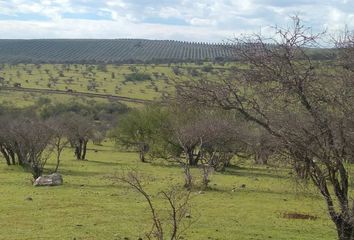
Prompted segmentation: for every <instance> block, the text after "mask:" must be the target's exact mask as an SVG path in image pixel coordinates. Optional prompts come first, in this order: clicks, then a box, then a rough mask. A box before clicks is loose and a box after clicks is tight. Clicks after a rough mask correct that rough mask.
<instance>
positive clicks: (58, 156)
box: [54, 149, 61, 172]
mask: <svg viewBox="0 0 354 240" xmlns="http://www.w3.org/2000/svg"><path fill="white" fill-rule="evenodd" d="M57 151H58V152H57V164H56V166H55V169H54V172H57V171H58V168H59V164H60V153H61V152H60V150H59V149H58V150H57Z"/></svg>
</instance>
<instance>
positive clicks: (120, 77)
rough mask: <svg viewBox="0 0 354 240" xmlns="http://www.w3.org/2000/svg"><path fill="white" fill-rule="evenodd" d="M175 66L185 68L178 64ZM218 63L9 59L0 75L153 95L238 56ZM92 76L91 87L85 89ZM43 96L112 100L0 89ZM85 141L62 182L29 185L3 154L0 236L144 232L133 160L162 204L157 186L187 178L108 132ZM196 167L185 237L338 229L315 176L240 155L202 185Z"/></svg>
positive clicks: (29, 82) (13, 99)
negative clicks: (126, 179) (130, 177)
mask: <svg viewBox="0 0 354 240" xmlns="http://www.w3.org/2000/svg"><path fill="white" fill-rule="evenodd" d="M173 66H177V67H180V68H181V69H180V72H179V73H178V74H175V73H174V71H173ZM205 66H206V65H205ZM215 66H216V67H215ZM215 66H214V69H213V70H212V71H209V70H208V69H205V68H204V69H203V66H199V65H195V64H188V65H172V66H169V65H146V66H144V65H136V66H135V65H108V66H107V67H105V69H100V67H99V66H97V65H79V64H72V65H63V64H61V65H59V64H55V65H54V64H53V65H50V64H43V65H33V64H26V65H25V64H19V65H7V64H4V65H2V67H1V69H2V70H1V73H0V77H2V78H3V79H4V82H3V84H5V85H8V86H13V85H14V84H15V83H20V84H21V86H22V87H26V88H37V89H48V88H50V89H57V90H68V89H72V90H74V91H79V92H97V93H102V94H109V95H119V96H127V97H132V98H138V99H147V100H153V99H158V98H160V97H161V96H162V94H163V93H164V92H170V91H171V89H172V88H171V82H172V79H182V80H183V79H188V78H197V77H200V78H202V77H206V78H215V79H217V78H218V77H220V76H227V75H228V74H230V68H231V67H232V66H233V65H232V64H226V65H225V66H221V65H215ZM136 69H138V70H136ZM193 69H195V70H196V71H197V73H196V72H195V71H194V70H193ZM134 71H137V72H143V73H148V74H150V75H151V79H150V80H144V81H126V80H125V79H126V77H125V76H126V75H128V74H131V73H132V72H134ZM196 74H197V76H195V75H196ZM93 82H94V85H95V87H94V89H88V86H91V85H90V84H92V83H93ZM41 98H49V99H50V100H51V101H52V102H66V101H81V102H86V103H87V102H89V101H92V100H94V101H103V102H104V101H107V100H102V99H91V98H84V97H71V96H64V95H48V94H37V93H22V92H11V91H0V103H2V104H3V105H7V106H16V107H28V106H30V105H32V104H33V103H35V102H37V101H39V100H40V99H41ZM128 106H130V107H137V106H138V105H136V104H128ZM89 148H90V149H89V151H88V155H87V158H88V161H77V160H75V157H74V154H73V152H72V149H66V150H65V151H64V154H63V157H62V159H63V161H62V164H61V166H60V171H59V172H60V173H62V175H63V178H64V185H63V186H59V187H38V188H36V187H33V186H32V183H31V174H29V173H26V172H24V171H23V170H22V168H20V167H17V166H6V164H5V162H4V161H2V159H0V160H1V161H0V162H1V164H0V196H1V197H0V226H1V227H0V228H1V230H2V231H1V234H0V239H3V240H11V239H14V240H15V239H58V240H59V239H60V240H62V239H76V240H78V239H85V240H87V239H125V240H127V239H131V240H133V239H139V237H141V238H143V237H144V233H145V232H147V231H148V230H149V229H150V227H151V224H150V223H151V218H150V211H149V209H148V206H147V203H146V202H145V200H144V199H143V197H142V196H141V195H139V194H138V193H136V192H135V191H134V190H133V189H131V188H130V187H128V186H127V185H126V184H123V183H121V182H119V181H117V180H116V178H115V177H116V176H118V175H121V174H124V173H125V172H126V171H128V170H129V169H137V170H138V171H139V172H140V173H142V174H143V175H144V176H146V178H148V179H149V183H147V184H146V189H147V191H148V192H149V193H150V194H151V195H152V198H153V201H154V202H155V203H156V204H157V208H158V209H159V211H160V214H161V215H166V214H167V213H166V210H167V203H166V202H164V201H162V200H161V196H160V195H159V194H158V193H159V192H160V191H162V190H166V189H168V188H169V187H170V186H172V185H177V186H179V187H181V188H182V185H183V173H182V169H181V168H180V167H179V166H178V165H177V164H173V163H169V162H164V161H157V162H150V163H141V162H139V160H138V155H137V154H136V153H133V152H124V151H122V150H120V149H119V148H117V147H116V146H114V144H113V143H112V142H110V141H108V140H107V141H106V142H105V143H104V144H103V145H102V146H97V145H90V147H89ZM54 164H55V163H54V160H53V159H52V161H50V162H49V163H48V164H47V165H46V170H47V171H50V170H51V169H53V168H54ZM192 171H193V177H194V181H195V183H196V184H195V185H196V187H195V188H194V189H193V190H192V199H191V205H192V208H191V209H192V212H191V218H192V220H193V221H195V223H194V224H193V225H192V226H191V228H190V229H189V230H188V231H187V232H186V233H185V234H184V235H183V236H184V239H194V240H205V239H215V240H216V239H219V240H227V239H230V240H231V239H241V240H242V239H254V240H255V239H258V240H263V239H284V240H285V239H286V240H295V239H297V240H300V239H308V240H314V239H321V240H322V239H328V240H329V239H335V238H336V232H335V228H334V225H333V224H332V222H331V221H330V219H329V217H328V215H327V210H326V206H325V203H324V201H323V199H322V197H321V196H319V195H318V193H317V191H316V190H314V189H312V187H311V185H309V186H304V185H302V184H298V183H296V182H295V181H294V179H293V175H292V174H291V170H290V169H286V168H285V167H284V168H279V167H278V168H275V167H271V166H267V167H266V166H259V165H254V164H253V161H251V160H250V161H241V160H238V159H234V161H233V165H232V167H230V168H227V169H226V171H225V172H223V173H214V174H213V176H212V178H211V184H210V186H211V189H210V190H207V191H201V190H200V189H198V185H199V184H198V183H199V182H200V181H201V173H200V169H197V168H195V169H192ZM287 214H305V215H310V216H313V219H311V220H308V219H294V218H291V217H290V218H289V217H286V216H287Z"/></svg>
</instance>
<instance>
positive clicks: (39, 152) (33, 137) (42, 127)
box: [9, 118, 53, 179]
mask: <svg viewBox="0 0 354 240" xmlns="http://www.w3.org/2000/svg"><path fill="white" fill-rule="evenodd" d="M9 131H10V134H11V136H12V137H13V138H14V149H13V151H14V152H15V154H16V155H17V157H18V161H19V163H20V165H22V166H23V167H24V168H25V169H27V170H29V171H31V173H32V175H33V178H34V179H36V178H37V177H39V176H41V175H42V173H43V169H44V166H45V164H46V162H47V160H48V158H49V156H50V154H51V151H50V149H49V148H48V145H49V143H50V141H51V139H52V136H53V132H52V131H51V130H50V129H49V128H48V127H47V125H46V124H45V123H44V122H41V121H40V120H38V119H30V118H20V119H17V120H14V121H13V122H12V124H11V126H10V129H9Z"/></svg>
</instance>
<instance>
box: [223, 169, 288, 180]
mask: <svg viewBox="0 0 354 240" xmlns="http://www.w3.org/2000/svg"><path fill="white" fill-rule="evenodd" d="M278 171H279V172H277V170H276V169H267V168H250V167H239V166H233V167H227V168H226V170H225V171H224V172H221V174H223V175H233V176H239V177H253V178H276V179H287V178H289V177H288V176H287V175H286V171H284V170H283V169H279V170H278Z"/></svg>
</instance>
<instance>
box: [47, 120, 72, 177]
mask: <svg viewBox="0 0 354 240" xmlns="http://www.w3.org/2000/svg"><path fill="white" fill-rule="evenodd" d="M46 124H47V125H48V127H49V129H51V131H52V132H53V137H52V140H51V142H50V145H51V147H52V148H53V149H54V150H55V152H56V165H55V169H54V172H57V171H58V168H59V165H60V157H61V153H62V152H63V150H64V148H65V147H67V146H68V145H69V143H70V141H69V138H68V136H69V133H68V128H67V119H66V117H65V116H63V115H59V116H56V117H52V118H50V119H48V120H47V121H46Z"/></svg>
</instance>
